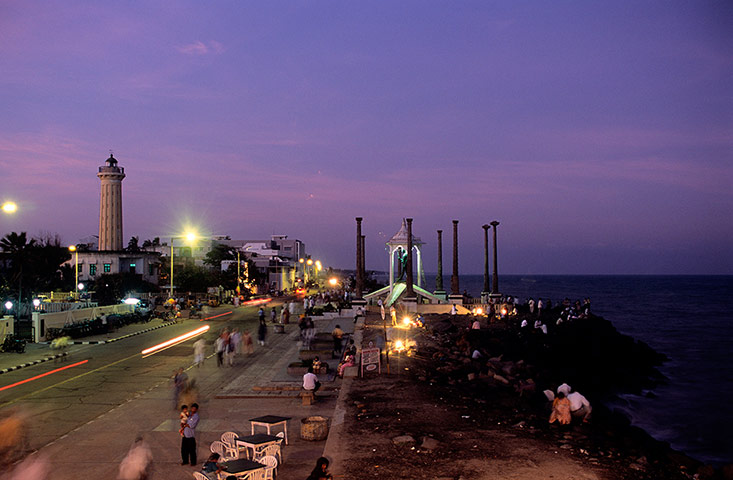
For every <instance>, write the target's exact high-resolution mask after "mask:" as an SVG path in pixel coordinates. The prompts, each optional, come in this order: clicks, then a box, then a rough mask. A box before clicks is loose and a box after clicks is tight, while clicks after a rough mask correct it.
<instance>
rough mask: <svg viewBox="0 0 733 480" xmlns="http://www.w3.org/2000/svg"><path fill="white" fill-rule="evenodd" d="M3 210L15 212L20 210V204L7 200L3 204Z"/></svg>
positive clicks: (9, 212) (8, 212)
mask: <svg viewBox="0 0 733 480" xmlns="http://www.w3.org/2000/svg"><path fill="white" fill-rule="evenodd" d="M2 209H3V212H5V213H7V214H13V213H15V212H17V211H18V205H16V204H15V202H5V203H3V206H2Z"/></svg>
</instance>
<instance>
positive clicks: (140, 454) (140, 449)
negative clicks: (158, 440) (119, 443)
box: [117, 437, 153, 480]
mask: <svg viewBox="0 0 733 480" xmlns="http://www.w3.org/2000/svg"><path fill="white" fill-rule="evenodd" d="M152 460H153V454H152V452H151V451H150V447H148V446H147V444H146V443H145V441H144V440H143V437H137V438H136V439H135V443H133V444H132V446H131V447H130V450H129V451H128V452H127V456H125V458H123V459H122V462H120V473H119V475H117V478H118V479H119V480H145V479H146V478H148V470H149V467H150V463H151V462H152Z"/></svg>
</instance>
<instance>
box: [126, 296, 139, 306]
mask: <svg viewBox="0 0 733 480" xmlns="http://www.w3.org/2000/svg"><path fill="white" fill-rule="evenodd" d="M123 303H125V304H126V305H137V304H138V303H140V299H137V298H133V297H130V298H126V299H125V300H123Z"/></svg>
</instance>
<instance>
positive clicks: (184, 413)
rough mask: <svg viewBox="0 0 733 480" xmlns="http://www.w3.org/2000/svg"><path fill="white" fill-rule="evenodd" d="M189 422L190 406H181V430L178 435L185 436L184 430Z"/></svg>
mask: <svg viewBox="0 0 733 480" xmlns="http://www.w3.org/2000/svg"><path fill="white" fill-rule="evenodd" d="M187 422H188V405H181V428H180V430H178V433H180V434H181V436H183V429H184V428H185V427H186V423H187Z"/></svg>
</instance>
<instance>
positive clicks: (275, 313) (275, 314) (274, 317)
mask: <svg viewBox="0 0 733 480" xmlns="http://www.w3.org/2000/svg"><path fill="white" fill-rule="evenodd" d="M276 318H277V312H276V311H275V307H272V310H270V322H272V323H275V319H276Z"/></svg>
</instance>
